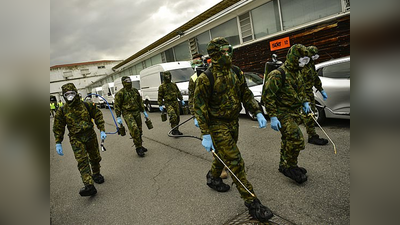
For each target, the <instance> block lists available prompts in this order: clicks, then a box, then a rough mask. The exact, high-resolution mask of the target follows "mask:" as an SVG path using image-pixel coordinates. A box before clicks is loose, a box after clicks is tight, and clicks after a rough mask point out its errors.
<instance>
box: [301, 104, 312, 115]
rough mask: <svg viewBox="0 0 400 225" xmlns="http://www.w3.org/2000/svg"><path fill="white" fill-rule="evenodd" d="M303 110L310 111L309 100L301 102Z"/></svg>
mask: <svg viewBox="0 0 400 225" xmlns="http://www.w3.org/2000/svg"><path fill="white" fill-rule="evenodd" d="M303 111H304V112H305V113H309V112H311V108H310V103H309V102H304V103H303Z"/></svg>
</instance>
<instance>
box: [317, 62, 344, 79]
mask: <svg viewBox="0 0 400 225" xmlns="http://www.w3.org/2000/svg"><path fill="white" fill-rule="evenodd" d="M322 74H323V76H324V77H329V78H350V62H343V63H339V64H334V65H330V66H326V67H324V68H323V73H322Z"/></svg>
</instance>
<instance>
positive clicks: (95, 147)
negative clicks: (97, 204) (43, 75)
mask: <svg viewBox="0 0 400 225" xmlns="http://www.w3.org/2000/svg"><path fill="white" fill-rule="evenodd" d="M61 89H62V93H63V96H64V99H65V102H66V103H65V105H64V106H63V107H61V108H60V110H57V113H56V116H55V119H54V124H53V132H54V137H55V141H56V150H57V153H58V154H59V155H64V154H63V151H62V146H61V142H62V141H63V139H64V132H65V126H67V128H68V131H69V134H68V136H69V140H70V143H71V146H72V150H73V151H74V155H75V159H76V161H78V169H79V172H80V173H81V177H82V181H83V183H84V185H85V187H83V188H82V189H81V190H80V191H79V194H80V195H81V196H90V195H95V194H96V193H97V190H96V188H95V187H94V185H93V181H94V182H96V183H98V184H101V183H103V182H104V177H103V176H102V175H101V174H100V161H101V156H100V152H99V144H98V142H97V137H96V133H95V131H94V129H93V126H94V125H93V122H92V121H91V119H94V121H95V123H96V125H97V128H98V129H99V130H100V131H101V132H100V133H101V135H100V136H101V139H102V140H104V139H105V138H106V137H107V135H106V133H105V128H104V120H103V114H102V113H101V111H100V110H99V109H98V108H97V107H96V106H93V105H91V104H87V103H84V102H82V101H81V99H80V97H79V95H78V90H77V89H76V87H75V85H74V84H73V83H68V84H65V85H63V86H62V87H61ZM92 172H93V175H92Z"/></svg>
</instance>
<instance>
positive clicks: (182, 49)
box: [174, 41, 191, 61]
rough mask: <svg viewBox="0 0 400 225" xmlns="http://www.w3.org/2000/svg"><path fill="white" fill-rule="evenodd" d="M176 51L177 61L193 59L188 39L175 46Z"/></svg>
mask: <svg viewBox="0 0 400 225" xmlns="http://www.w3.org/2000/svg"><path fill="white" fill-rule="evenodd" d="M174 52H175V60H176V61H184V60H190V59H191V55H190V49H189V43H188V42H187V41H185V42H183V43H180V44H179V45H177V46H175V47H174Z"/></svg>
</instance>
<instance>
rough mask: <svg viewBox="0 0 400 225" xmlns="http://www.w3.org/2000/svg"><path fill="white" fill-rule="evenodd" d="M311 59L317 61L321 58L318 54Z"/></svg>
mask: <svg viewBox="0 0 400 225" xmlns="http://www.w3.org/2000/svg"><path fill="white" fill-rule="evenodd" d="M311 58H312V60H314V61H315V60H317V59H318V58H319V55H318V54H315V55H313V56H311Z"/></svg>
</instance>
